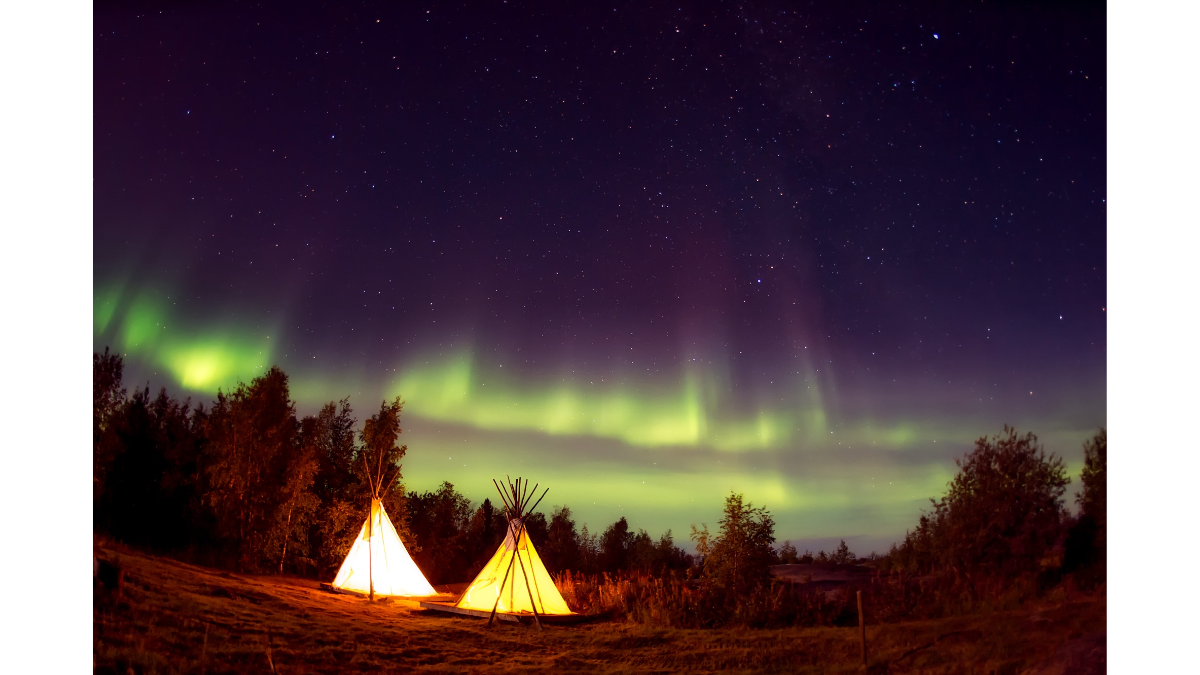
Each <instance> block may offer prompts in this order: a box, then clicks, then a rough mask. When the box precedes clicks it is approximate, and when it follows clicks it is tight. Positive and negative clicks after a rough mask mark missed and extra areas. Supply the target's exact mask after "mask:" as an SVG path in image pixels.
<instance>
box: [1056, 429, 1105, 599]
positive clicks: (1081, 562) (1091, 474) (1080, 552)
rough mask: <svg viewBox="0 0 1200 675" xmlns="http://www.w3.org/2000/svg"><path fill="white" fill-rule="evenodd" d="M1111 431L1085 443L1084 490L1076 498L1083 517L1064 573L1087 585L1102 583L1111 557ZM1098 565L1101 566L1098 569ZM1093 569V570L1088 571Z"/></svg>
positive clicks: (1070, 537)
mask: <svg viewBox="0 0 1200 675" xmlns="http://www.w3.org/2000/svg"><path fill="white" fill-rule="evenodd" d="M1107 455H1108V432H1107V431H1106V430H1105V429H1103V428H1102V429H1100V430H1099V431H1097V432H1096V435H1095V436H1093V437H1092V438H1090V439H1088V440H1087V441H1085V442H1084V444H1083V472H1082V473H1081V475H1080V480H1081V481H1082V482H1083V490H1082V492H1080V493H1079V494H1078V495H1077V496H1076V503H1077V504H1078V505H1079V518H1078V519H1077V520H1076V521H1075V523H1074V524H1073V525H1072V526H1071V529H1070V531H1069V532H1068V533H1067V540H1066V546H1065V549H1066V550H1065V555H1064V560H1063V570H1064V571H1068V572H1075V573H1077V576H1076V580H1077V581H1078V582H1080V583H1081V584H1082V585H1084V586H1091V585H1092V584H1094V583H1097V582H1099V581H1102V580H1103V579H1104V577H1105V576H1106V574H1105V570H1106V566H1107V557H1108V467H1107V463H1108V458H1107ZM1095 563H1100V565H1098V566H1095ZM1088 568H1092V569H1090V570H1089V569H1088Z"/></svg>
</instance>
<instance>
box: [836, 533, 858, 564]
mask: <svg viewBox="0 0 1200 675" xmlns="http://www.w3.org/2000/svg"><path fill="white" fill-rule="evenodd" d="M841 541H842V543H841V544H838V547H837V550H836V551H834V552H833V555H831V556H829V562H832V563H838V564H840V565H853V564H854V561H855V560H858V557H857V556H855V555H854V552H853V551H851V550H850V547H849V546H847V545H846V540H845V539H843V540H841Z"/></svg>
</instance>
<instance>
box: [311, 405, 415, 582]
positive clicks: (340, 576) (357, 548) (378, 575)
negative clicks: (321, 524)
mask: <svg viewBox="0 0 1200 675" xmlns="http://www.w3.org/2000/svg"><path fill="white" fill-rule="evenodd" d="M401 405H402V404H401V402H400V399H399V398H397V399H396V401H395V402H394V403H392V404H391V406H390V407H389V406H388V404H387V403H386V402H385V403H384V405H383V406H381V407H380V411H379V415H378V416H375V417H372V418H370V419H368V420H367V421H366V423H365V424H364V426H363V441H364V444H365V445H366V448H364V452H368V453H372V452H373V453H377V456H371V457H367V456H364V457H362V458H361V460H360V461H361V465H362V469H363V473H364V474H366V479H367V489H368V490H369V491H370V493H371V513H370V515H368V516H367V520H366V522H364V523H363V526H362V530H360V531H359V533H358V537H357V538H356V539H355V540H354V545H353V546H351V547H350V553H349V554H347V555H346V559H345V560H344V561H343V562H342V567H341V568H340V569H339V570H338V573H337V576H336V577H335V578H334V580H333V587H334V588H337V589H342V590H347V591H355V592H358V593H366V594H367V595H368V596H369V597H370V598H371V599H372V600H374V599H375V594H376V593H378V594H380V595H409V596H414V595H416V596H430V595H436V594H437V591H435V590H433V586H430V585H429V581H428V580H426V579H425V575H424V574H421V570H420V569H419V568H418V567H417V564H416V563H414V562H413V559H412V557H411V556H409V555H408V549H406V548H404V543H403V542H401V541H400V535H398V534H396V528H395V527H394V526H393V525H392V519H391V518H388V514H387V511H386V510H385V509H384V508H383V502H382V501H380V493H381V492H382V491H383V486H385V485H391V483H392V481H393V480H395V479H396V476H397V475H398V474H399V471H400V465H399V463H398V460H399V458H400V457H403V456H404V452H405V450H407V449H408V448H407V447H406V446H402V447H399V448H397V447H396V437H397V436H398V435H400V425H399V415H400V406H401ZM371 464H376V469H375V473H374V474H372V473H371ZM385 471H386V473H387V478H386V479H385Z"/></svg>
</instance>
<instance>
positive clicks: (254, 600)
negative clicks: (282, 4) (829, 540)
mask: <svg viewBox="0 0 1200 675" xmlns="http://www.w3.org/2000/svg"><path fill="white" fill-rule="evenodd" d="M99 554H100V556H101V557H104V558H107V559H110V560H117V561H118V563H119V565H120V566H121V568H122V569H124V571H125V581H124V583H123V585H122V589H121V592H120V595H119V597H110V596H109V594H108V593H106V592H104V591H103V590H101V591H98V592H97V595H96V597H95V610H94V635H93V640H94V655H95V660H96V665H97V672H115V673H121V674H122V675H124V674H125V673H128V672H130V671H132V672H134V673H139V674H141V673H206V674H207V673H212V674H214V675H215V674H217V673H230V672H268V673H269V672H271V670H272V666H273V668H274V670H275V672H277V673H280V674H284V675H292V674H295V673H340V672H353V671H369V672H415V671H422V672H424V671H432V672H464V671H482V670H484V669H486V670H488V671H492V672H495V671H500V672H504V671H520V672H530V671H543V672H638V673H642V672H654V673H674V672H716V671H723V672H724V671H731V672H789V673H861V672H863V667H862V666H861V664H860V663H859V644H858V630H857V629H856V628H784V629H772V630H753V629H721V630H681V629H664V628H652V627H647V626H642V625H635V624H631V623H627V622H624V621H609V622H602V623H592V624H584V625H578V626H553V627H547V628H546V630H545V631H543V632H539V631H538V630H537V629H536V628H534V627H532V626H526V625H512V624H508V623H502V622H497V625H495V626H493V627H492V628H490V629H489V628H487V627H486V625H485V624H486V622H485V621H484V620H480V619H473V618H469V617H457V616H453V615H448V614H441V613H436V612H428V611H423V610H418V609H415V608H413V607H411V606H408V604H407V603H403V602H390V603H374V604H372V603H368V602H367V601H366V600H365V599H362V598H357V597H352V596H346V595H337V594H331V593H327V592H324V591H321V590H320V589H319V587H318V584H317V583H316V582H312V581H307V580H301V579H293V578H280V577H257V576H250V575H238V574H228V573H223V572H218V571H214V570H210V569H205V568H201V567H195V566H192V565H187V564H184V563H180V562H176V561H173V560H170V559H166V558H157V557H152V556H147V555H143V554H140V553H136V552H132V551H119V552H118V551H114V550H112V549H101V550H100V551H99ZM1106 612H1107V610H1106V601H1105V596H1104V592H1103V590H1101V591H1100V593H1099V594H1098V595H1067V594H1065V593H1061V592H1060V593H1059V595H1058V597H1052V598H1050V599H1047V600H1046V601H1043V602H1040V603H1038V604H1036V605H1030V606H1027V607H1025V608H1022V609H1020V610H1014V611H1008V612H996V613H992V614H986V615H972V616H966V617H956V618H950V619H941V620H936V621H920V622H910V623H899V624H886V625H882V626H869V627H868V630H867V637H868V642H869V644H870V648H871V661H872V664H873V666H872V668H871V672H880V673H882V672H893V673H909V672H912V673H997V674H1005V673H1014V674H1015V673H1021V672H1036V673H1040V674H1043V675H1050V674H1051V673H1066V672H1097V673H1103V672H1105V671H1104V667H1105V664H1104V662H1103V659H1104V655H1103V644H1104V643H1103V641H1104V633H1105V630H1106V623H1107V615H1106ZM206 635H207V637H206ZM268 656H269V659H270V660H268ZM1079 666H1082V667H1083V669H1082V670H1080V669H1078V668H1079Z"/></svg>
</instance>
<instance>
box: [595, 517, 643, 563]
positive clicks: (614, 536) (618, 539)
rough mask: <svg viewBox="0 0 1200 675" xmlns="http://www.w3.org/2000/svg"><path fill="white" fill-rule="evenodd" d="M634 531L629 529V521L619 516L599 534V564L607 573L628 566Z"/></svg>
mask: <svg viewBox="0 0 1200 675" xmlns="http://www.w3.org/2000/svg"><path fill="white" fill-rule="evenodd" d="M634 537H635V535H634V533H632V532H630V531H629V521H627V520H625V517H624V516H621V518H620V519H619V520H617V522H615V523H613V524H612V525H609V526H608V528H607V529H605V530H604V533H603V534H601V535H600V566H601V568H602V569H603V571H605V572H608V573H610V574H611V573H614V572H618V571H620V570H623V569H627V568H628V567H629V554H630V551H631V549H632V548H633V541H634Z"/></svg>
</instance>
